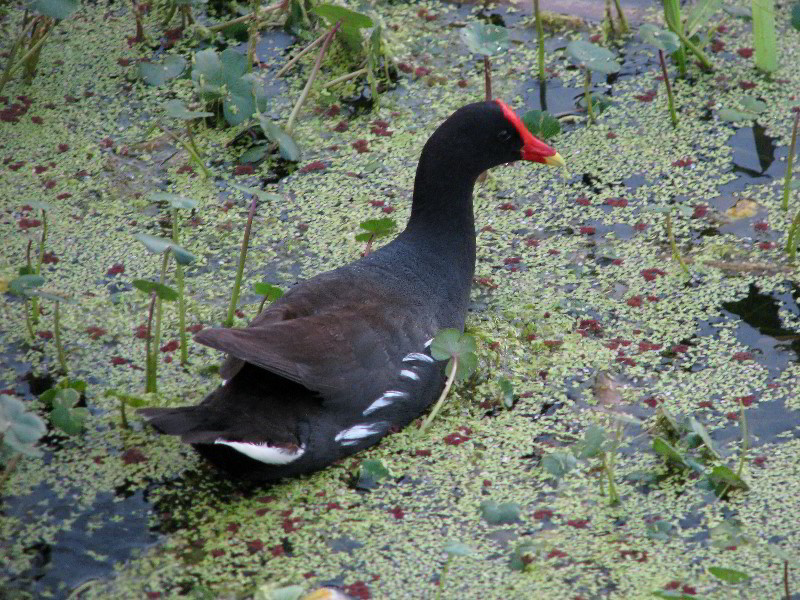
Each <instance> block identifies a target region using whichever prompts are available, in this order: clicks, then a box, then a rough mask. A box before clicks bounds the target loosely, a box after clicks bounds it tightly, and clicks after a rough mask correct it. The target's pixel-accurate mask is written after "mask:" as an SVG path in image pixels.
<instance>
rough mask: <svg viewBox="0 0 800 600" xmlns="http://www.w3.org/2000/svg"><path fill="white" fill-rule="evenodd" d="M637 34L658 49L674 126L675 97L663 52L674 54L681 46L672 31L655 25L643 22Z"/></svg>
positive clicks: (676, 115)
mask: <svg viewBox="0 0 800 600" xmlns="http://www.w3.org/2000/svg"><path fill="white" fill-rule="evenodd" d="M639 36H640V37H641V38H642V41H643V42H644V43H645V44H650V45H651V46H655V47H656V48H657V49H658V60H659V63H660V64H661V74H662V75H663V76H664V86H665V87H666V88H667V104H668V107H669V116H670V118H671V119H672V124H673V125H674V126H677V125H678V114H677V113H676V112H675V98H674V96H673V95H672V84H671V83H670V81H669V73H668V72H667V62H666V60H665V59H664V53H665V52H666V53H667V54H672V55H674V54H675V53H676V52H677V51H678V50H679V49H680V47H681V43H680V40H679V39H678V36H677V35H675V34H674V33H673V32H672V31H664V30H663V29H659V28H658V27H656V26H655V25H650V24H645V25H642V26H641V27H640V28H639Z"/></svg>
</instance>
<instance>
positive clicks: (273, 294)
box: [253, 282, 283, 302]
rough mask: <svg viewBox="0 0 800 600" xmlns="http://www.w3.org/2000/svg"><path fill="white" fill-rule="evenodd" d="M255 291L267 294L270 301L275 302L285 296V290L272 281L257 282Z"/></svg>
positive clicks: (262, 294) (259, 293) (260, 294)
mask: <svg viewBox="0 0 800 600" xmlns="http://www.w3.org/2000/svg"><path fill="white" fill-rule="evenodd" d="M253 291H254V292H255V293H256V294H258V295H259V296H266V297H267V300H268V301H270V302H274V301H275V300H277V299H278V298H280V297H281V296H283V290H282V289H281V288H279V287H278V286H277V285H272V284H271V283H265V282H262V283H257V284H255V285H254V286H253Z"/></svg>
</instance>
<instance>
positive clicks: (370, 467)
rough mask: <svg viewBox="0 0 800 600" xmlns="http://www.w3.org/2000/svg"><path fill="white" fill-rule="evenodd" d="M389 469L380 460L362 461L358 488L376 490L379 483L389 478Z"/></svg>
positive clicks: (357, 483)
mask: <svg viewBox="0 0 800 600" xmlns="http://www.w3.org/2000/svg"><path fill="white" fill-rule="evenodd" d="M389 474H390V473H389V469H387V468H386V467H385V466H384V464H383V463H382V462H381V461H379V460H373V459H368V460H365V461H362V463H361V466H360V467H359V469H358V481H357V482H356V487H358V488H361V489H371V488H374V487H375V486H376V485H377V483H378V481H380V480H381V479H383V478H385V477H388V476H389Z"/></svg>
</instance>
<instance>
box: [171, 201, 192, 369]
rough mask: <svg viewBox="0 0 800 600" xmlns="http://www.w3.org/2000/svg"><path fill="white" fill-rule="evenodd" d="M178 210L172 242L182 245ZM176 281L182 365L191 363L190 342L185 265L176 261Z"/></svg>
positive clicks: (175, 213) (174, 214)
mask: <svg viewBox="0 0 800 600" xmlns="http://www.w3.org/2000/svg"><path fill="white" fill-rule="evenodd" d="M178 228H179V225H178V209H177V208H173V209H172V241H173V242H175V244H177V245H180V232H179V230H178ZM175 281H176V282H177V284H178V335H179V336H180V340H181V364H182V365H185V364H186V363H187V362H188V361H189V342H188V341H187V339H186V299H185V298H184V296H183V293H184V286H183V265H182V264H181V263H179V262H178V261H177V260H176V261H175Z"/></svg>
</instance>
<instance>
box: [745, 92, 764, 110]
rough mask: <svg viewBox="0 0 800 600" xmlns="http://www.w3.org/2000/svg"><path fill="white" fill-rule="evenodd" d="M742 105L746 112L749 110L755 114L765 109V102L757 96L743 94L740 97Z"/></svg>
mask: <svg viewBox="0 0 800 600" xmlns="http://www.w3.org/2000/svg"><path fill="white" fill-rule="evenodd" d="M742 106H743V107H744V109H745V111H746V112H751V113H755V114H760V113H762V112H764V111H765V110H767V104H766V102H762V101H761V100H758V99H757V98H753V97H752V96H745V97H744V98H742Z"/></svg>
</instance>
